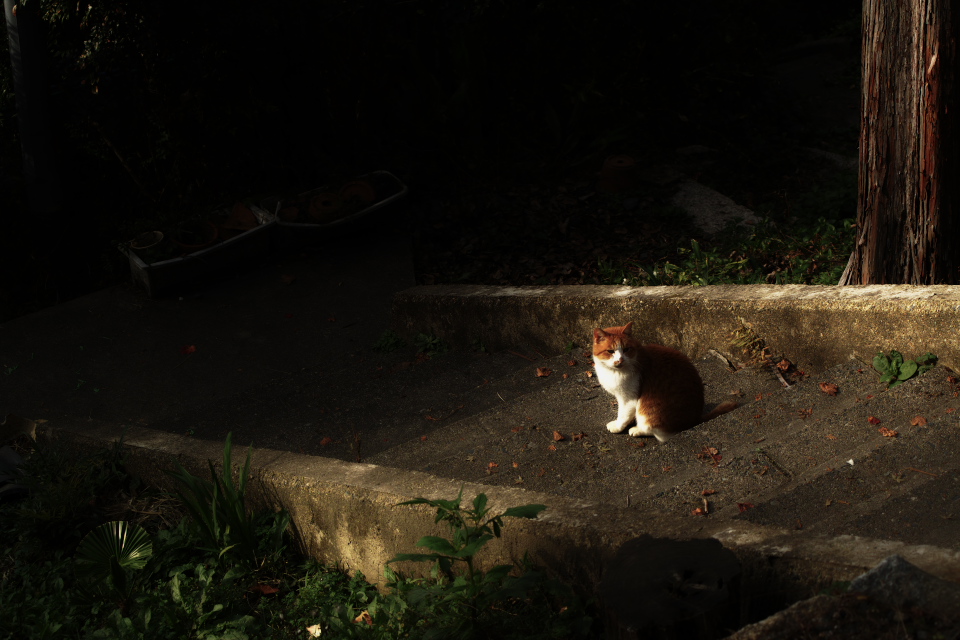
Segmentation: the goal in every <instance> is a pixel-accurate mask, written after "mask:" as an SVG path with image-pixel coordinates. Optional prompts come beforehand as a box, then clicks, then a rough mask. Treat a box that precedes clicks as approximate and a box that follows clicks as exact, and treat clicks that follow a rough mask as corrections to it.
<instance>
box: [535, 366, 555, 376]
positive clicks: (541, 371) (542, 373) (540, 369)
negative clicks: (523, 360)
mask: <svg viewBox="0 0 960 640" xmlns="http://www.w3.org/2000/svg"><path fill="white" fill-rule="evenodd" d="M551 373H553V371H551V370H550V369H547V368H546V367H537V377H538V378H546V377H547V376H549V375H550V374H551Z"/></svg>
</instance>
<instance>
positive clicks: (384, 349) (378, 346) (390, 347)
mask: <svg viewBox="0 0 960 640" xmlns="http://www.w3.org/2000/svg"><path fill="white" fill-rule="evenodd" d="M406 345H407V343H406V341H405V340H404V339H403V338H401V337H400V336H399V335H397V334H396V333H395V332H393V331H391V330H390V329H387V330H386V331H384V332H383V334H382V335H381V336H380V339H379V340H377V341H376V343H374V345H373V349H374V351H379V352H380V353H390V352H391V351H396V350H397V349H401V348H403V347H405V346H406Z"/></svg>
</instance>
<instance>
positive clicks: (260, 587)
mask: <svg viewBox="0 0 960 640" xmlns="http://www.w3.org/2000/svg"><path fill="white" fill-rule="evenodd" d="M249 591H259V592H260V593H262V594H263V595H265V596H268V595H271V594H274V593H277V592H278V591H280V589H277V588H276V587H274V586H273V585H269V584H260V583H257V584H255V585H253V586H252V587H250V589H249Z"/></svg>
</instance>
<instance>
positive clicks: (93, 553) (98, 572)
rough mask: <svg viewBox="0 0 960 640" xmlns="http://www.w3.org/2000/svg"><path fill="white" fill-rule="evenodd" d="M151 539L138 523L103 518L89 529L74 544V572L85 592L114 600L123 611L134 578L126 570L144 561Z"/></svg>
mask: <svg viewBox="0 0 960 640" xmlns="http://www.w3.org/2000/svg"><path fill="white" fill-rule="evenodd" d="M152 553H153V543H152V542H151V541H150V536H149V535H148V534H147V532H146V531H144V530H143V528H142V527H139V526H137V525H131V524H130V523H128V522H124V521H122V520H121V521H115V522H106V523H104V524H102V525H100V526H99V527H97V528H96V529H94V530H93V531H91V532H90V533H88V534H87V535H86V536H85V537H84V538H83V540H82V541H81V542H80V546H79V547H78V548H77V555H76V563H77V564H76V568H77V575H78V576H80V577H81V580H82V581H83V582H85V583H86V587H87V589H88V591H87V593H88V594H91V595H97V596H100V597H101V598H102V599H110V600H113V601H114V602H117V603H118V605H119V608H120V610H121V611H122V612H123V613H126V611H127V608H128V604H129V601H130V598H131V596H132V595H133V593H134V590H135V588H136V581H135V580H131V579H130V574H131V573H132V572H136V571H137V570H139V569H143V567H144V566H145V565H146V564H147V560H148V559H149V558H150V556H151V554H152Z"/></svg>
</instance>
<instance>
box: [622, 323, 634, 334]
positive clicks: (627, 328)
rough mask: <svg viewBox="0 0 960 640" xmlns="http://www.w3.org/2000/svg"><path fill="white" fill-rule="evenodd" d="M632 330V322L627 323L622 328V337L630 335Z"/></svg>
mask: <svg viewBox="0 0 960 640" xmlns="http://www.w3.org/2000/svg"><path fill="white" fill-rule="evenodd" d="M632 330H633V323H632V322H628V323H627V325H626V326H625V327H624V328H623V335H625V336H628V335H630V332H631V331H632Z"/></svg>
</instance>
